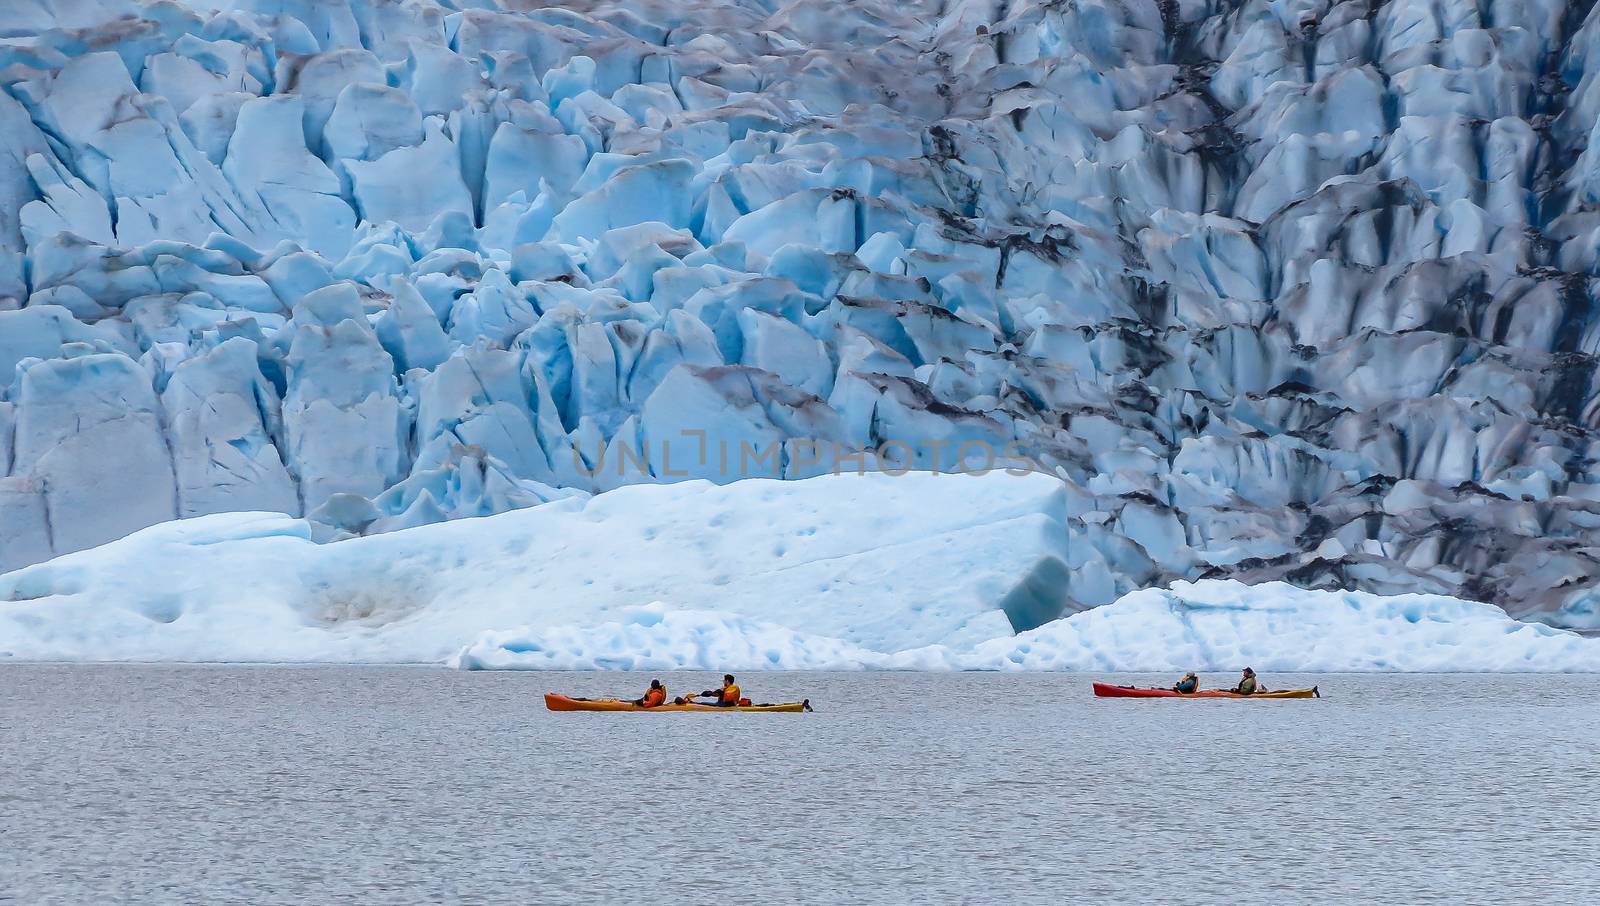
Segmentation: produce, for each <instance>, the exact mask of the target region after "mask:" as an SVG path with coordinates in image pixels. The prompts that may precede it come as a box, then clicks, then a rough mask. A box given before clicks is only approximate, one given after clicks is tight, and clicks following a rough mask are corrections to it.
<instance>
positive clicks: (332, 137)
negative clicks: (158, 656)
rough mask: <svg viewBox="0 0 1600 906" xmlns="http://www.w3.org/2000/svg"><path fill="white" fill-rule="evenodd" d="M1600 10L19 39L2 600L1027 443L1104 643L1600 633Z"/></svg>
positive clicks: (157, 32)
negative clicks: (175, 523) (1297, 612)
mask: <svg viewBox="0 0 1600 906" xmlns="http://www.w3.org/2000/svg"><path fill="white" fill-rule="evenodd" d="M458 7H462V8H458ZM1595 9H1596V7H1595V5H1594V4H1592V3H1581V2H1562V0H1391V2H1378V0H1344V2H1331V0H1273V2H1267V0H1231V2H1223V0H1212V2H1202V0H1078V2H1074V3H1069V4H1062V3H1053V2H1034V0H1011V2H1003V0H990V2H973V0H956V2H945V0H941V2H939V3H925V2H909V3H902V2H888V0H859V2H852V3H843V2H823V0H793V2H787V3H783V2H778V0H756V2H737V3H736V2H728V0H708V2H664V0H628V2H585V0H578V2H572V3H566V4H562V5H561V6H560V7H543V8H542V7H540V6H539V5H538V4H535V3H526V2H517V3H512V2H509V0H501V2H493V0H486V2H480V3H471V4H462V3H441V2H435V0H408V2H405V3H391V2H377V0H354V2H349V3H345V2H324V0H238V2H231V3H220V2H219V3H204V2H190V3H179V2H172V0H154V2H134V0H71V2H68V0H11V2H8V3H6V4H5V14H4V19H3V21H0V569H10V568H15V567H18V566H23V565H26V564H30V563H36V562H38V561H42V560H45V559H48V558H50V557H52V556H54V555H60V554H64V553H68V552H71V551H76V550H81V549H83V548H86V547H90V546H93V545H96V544H100V543H103V542H106V541H109V540H112V539H114V538H118V537H121V536H123V535H125V534H127V533H128V532H131V531H134V530H136V529H139V528H142V527H145V526H149V525H152V524H154V523H157V522H161V521H165V520H170V519H173V518H176V517H185V516H195V515H203V514H209V513H219V512H228V511H242V510H268V511H280V512H283V513H287V514H290V515H295V516H301V515H304V516H307V517H310V519H311V521H312V523H313V525H314V526H315V532H314V534H316V535H317V537H318V540H326V539H331V538H343V537H350V536H353V535H363V534H374V533H381V532H384V531H386V530H390V529H395V528H403V527H408V526H415V525H422V524H427V523H434V522H440V521H447V520H451V519H456V518H459V517H466V516H478V515H484V514H489V513H495V512H501V511H505V510H510V509H517V508H522V507H527V506H530V505H533V504H538V503H541V502H544V501H549V500H553V499H556V498H558V497H561V496H564V495H570V494H583V493H589V492H597V491H608V490H610V489H612V488H615V487H617V486H620V485H626V484H636V483H641V482H653V481H674V480H680V479H683V478H707V479H711V480H713V481H717V482H725V481H730V480H732V479H735V478H739V477H745V476H750V475H772V474H777V475H780V476H783V477H790V478H793V477H801V476H804V475H809V474H816V473H820V472H826V471H830V470H834V469H840V468H842V469H847V470H848V469H855V468H857V467H865V468H878V467H885V466H887V467H891V468H895V469H898V468H901V467H906V466H911V467H916V468H919V469H929V468H946V469H948V468H953V467H955V466H957V465H959V464H961V463H966V464H967V465H971V464H972V463H971V460H970V457H969V455H968V454H974V451H978V452H979V453H981V452H982V451H1000V452H1001V453H1002V455H1003V456H1004V457H1014V458H1018V459H1021V458H1025V459H1026V460H1028V461H1031V462H1032V463H1034V464H1036V465H1037V466H1038V467H1039V468H1041V469H1042V470H1045V471H1047V472H1052V473H1056V474H1059V475H1061V476H1062V477H1063V478H1064V480H1065V487H1066V492H1065V493H1066V496H1067V503H1066V512H1065V524H1066V534H1067V537H1068V543H1069V544H1070V548H1071V550H1072V552H1073V553H1072V556H1071V558H1070V574H1069V576H1067V577H1066V580H1065V587H1066V589H1067V594H1068V595H1069V596H1070V601H1069V602H1068V606H1069V607H1084V606H1090V605H1098V604H1104V603H1108V602H1110V601H1112V600H1115V599H1117V598H1118V597H1119V596H1121V595H1123V594H1125V593H1127V592H1129V591H1131V590H1134V589H1138V588H1143V587H1145V586H1148V585H1152V584H1163V583H1167V582H1170V581H1171V580H1174V579H1179V578H1189V579H1195V578H1201V577H1212V578H1215V577H1234V578H1239V579H1242V580H1245V581H1248V582H1260V581H1266V580H1274V579H1283V580H1287V581H1289V582H1292V583H1295V584H1298V585H1302V586H1312V587H1332V586H1342V587H1352V588H1358V589H1364V590H1368V591H1378V592H1404V591H1417V592H1430V593H1449V594H1458V595H1462V596H1465V597H1469V598H1475V599H1480V600H1487V601H1493V602H1495V603H1498V604H1501V605H1502V606H1504V607H1506V608H1507V609H1508V610H1510V611H1512V612H1513V613H1516V614H1532V615H1536V616H1539V617H1540V618H1542V619H1546V620H1550V621H1553V622H1557V623H1562V624H1566V625H1578V626H1596V625H1600V594H1597V592H1596V590H1595V589H1596V582H1595V577H1596V576H1597V575H1600V553H1597V552H1596V547H1595V538H1596V532H1597V526H1600V473H1597V469H1596V466H1595V454H1596V447H1595V431H1594V429H1595V426H1596V423H1597V420H1600V375H1597V371H1596V368H1595V362H1596V360H1595V354H1596V353H1597V352H1600V317H1597V316H1596V311H1597V309H1596V303H1597V302H1600V289H1597V285H1600V284H1597V279H1596V277H1597V274H1600V140H1597V139H1600V126H1597V125H1596V123H1597V120H1600V75H1597V72H1600V51H1597V50H1596V48H1600V13H1597V12H1596V11H1595ZM747 451H749V455H747ZM859 451H872V452H869V453H867V454H866V455H863V456H859V457H852V455H851V454H855V453H857V452H859ZM962 451H966V452H965V453H963V452H962Z"/></svg>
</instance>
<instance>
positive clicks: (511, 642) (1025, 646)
mask: <svg viewBox="0 0 1600 906" xmlns="http://www.w3.org/2000/svg"><path fill="white" fill-rule="evenodd" d="M449 663H450V665H451V666H454V667H457V668H459V669H463V670H701V671H710V672H718V671H723V670H746V671H750V670H991V671H1040V670H1049V671H1071V672H1087V673H1119V672H1124V673H1148V672H1166V673H1171V674H1173V675H1174V676H1177V675H1180V674H1181V673H1183V672H1184V671H1187V670H1198V671H1202V672H1210V673H1221V674H1225V675H1232V674H1234V673H1237V672H1238V670H1239V669H1240V668H1241V667H1244V666H1254V667H1255V668H1256V669H1257V670H1261V671H1271V672H1280V673H1323V672H1341V673H1356V672H1409V673H1489V672H1505V673H1519V672H1520V673H1594V672H1597V671H1600V639H1594V638H1584V637H1582V636H1579V635H1576V634H1574V633H1571V632H1567V631H1565V630H1560V629H1554V628H1551V627H1549V626H1544V625H1542V624H1536V623H1522V622H1518V621H1516V620H1513V619H1511V618H1510V617H1507V616H1506V615H1505V612H1504V611H1502V610H1500V609H1499V608H1497V607H1495V606H1494V605H1492V604H1482V603H1478V602H1475V601H1462V600H1460V599H1458V598H1447V597H1442V596H1438V595H1397V596H1391V597H1384V596H1380V595H1373V594H1367V593H1365V592H1325V591H1310V590H1306V589H1302V588H1296V587H1295V586H1293V585H1289V584H1287V583H1284V582H1268V583H1263V584H1260V585H1244V584H1243V583H1240V582H1233V581H1222V580H1206V581H1202V582H1177V583H1174V585H1173V587H1172V588H1170V589H1145V590H1142V591H1137V592H1133V593H1131V594H1129V595H1126V596H1124V597H1123V598H1122V599H1120V600H1118V601H1116V602H1115V603H1112V604H1107V605H1105V606H1103V607H1096V608H1094V609H1093V610H1089V611H1083V612H1080V613H1075V614H1072V615H1070V616H1067V617H1064V618H1062V619H1059V620H1054V621H1052V622H1050V623H1047V624H1045V625H1044V626H1041V627H1039V628H1037V629H1035V630H1032V631H1029V632H1023V633H1019V634H1017V635H1015V636H1003V637H999V638H995V639H990V640H988V641H985V642H981V643H979V644H977V645H973V646H965V647H963V646H950V645H929V646H925V647H921V648H914V649H906V650H900V651H884V650H872V649H870V648H864V647H862V646H859V645H854V644H851V643H850V642H846V641H844V640H842V639H838V638H830V637H827V636H821V635H816V634H812V633H805V632H800V631H797V630H795V629H793V628H791V627H789V626H786V625H783V624H782V617H781V616H779V615H776V614H775V615H773V616H772V617H770V618H769V619H767V620H758V619H752V618H750V617H745V616H737V615H733V614H728V613H718V612H716V611H706V610H695V609H672V608H669V607H667V606H666V605H664V604H662V603H660V602H657V603H653V604H650V605H647V606H644V607H639V608H635V609H633V610H630V611H627V612H625V613H624V614H622V615H621V617H620V618H619V619H617V620H612V621H606V622H603V623H598V624H593V625H583V626H555V627H547V628H543V629H534V628H532V627H523V628H519V629H512V630H502V631H492V632H486V633H484V634H483V635H482V636H480V637H479V638H478V639H477V640H475V641H474V642H472V644H470V645H468V646H466V647H465V648H463V649H462V650H461V651H459V652H457V653H456V654H455V655H454V657H452V658H451V659H450V661H449Z"/></svg>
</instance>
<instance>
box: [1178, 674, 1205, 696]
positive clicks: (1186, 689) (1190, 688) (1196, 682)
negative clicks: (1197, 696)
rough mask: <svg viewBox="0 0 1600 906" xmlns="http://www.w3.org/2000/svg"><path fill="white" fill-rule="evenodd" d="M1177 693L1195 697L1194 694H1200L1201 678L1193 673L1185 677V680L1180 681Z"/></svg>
mask: <svg viewBox="0 0 1600 906" xmlns="http://www.w3.org/2000/svg"><path fill="white" fill-rule="evenodd" d="M1176 691H1177V692H1179V693H1181V694H1183V695H1193V694H1194V693H1196V692H1199V691H1200V677H1198V676H1195V675H1194V674H1192V673H1191V674H1189V675H1188V676H1185V677H1184V678H1183V679H1181V680H1178V686H1177V689H1176Z"/></svg>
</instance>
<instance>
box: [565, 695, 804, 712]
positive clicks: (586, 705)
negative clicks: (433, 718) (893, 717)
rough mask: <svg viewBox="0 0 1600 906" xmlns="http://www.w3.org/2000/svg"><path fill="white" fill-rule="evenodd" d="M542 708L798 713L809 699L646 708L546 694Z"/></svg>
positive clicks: (631, 704) (624, 703) (605, 700)
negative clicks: (755, 703) (768, 702)
mask: <svg viewBox="0 0 1600 906" xmlns="http://www.w3.org/2000/svg"><path fill="white" fill-rule="evenodd" d="M544 706H545V707H546V708H549V709H550V710H552V711H708V712H720V711H777V712H790V713H793V712H799V711H810V710H811V699H809V698H808V699H806V700H805V701H798V702H785V703H783V704H781V705H734V706H732V707H729V708H723V707H720V706H718V705H701V704H697V703H694V702H690V703H689V704H686V705H673V704H665V705H657V706H656V707H654V708H646V707H644V706H643V705H636V704H634V703H633V702H625V701H622V700H621V699H615V698H573V697H571V696H569V695H558V694H556V693H554V692H547V693H545V696H544Z"/></svg>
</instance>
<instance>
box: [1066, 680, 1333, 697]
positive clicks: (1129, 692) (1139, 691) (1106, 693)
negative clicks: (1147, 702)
mask: <svg viewBox="0 0 1600 906" xmlns="http://www.w3.org/2000/svg"><path fill="white" fill-rule="evenodd" d="M1094 694H1095V695H1098V696H1100V697H1101V698H1321V697H1322V693H1320V692H1318V691H1317V687H1316V686H1312V687H1311V688H1310V689H1285V690H1283V691H1282V692H1257V693H1255V694H1254V695H1240V694H1239V693H1237V692H1229V691H1227V690H1225V689H1202V690H1200V691H1199V692H1188V693H1184V692H1174V691H1172V690H1171V689H1151V688H1140V687H1138V686H1113V685H1111V684H1110V683H1095V684H1094Z"/></svg>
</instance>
